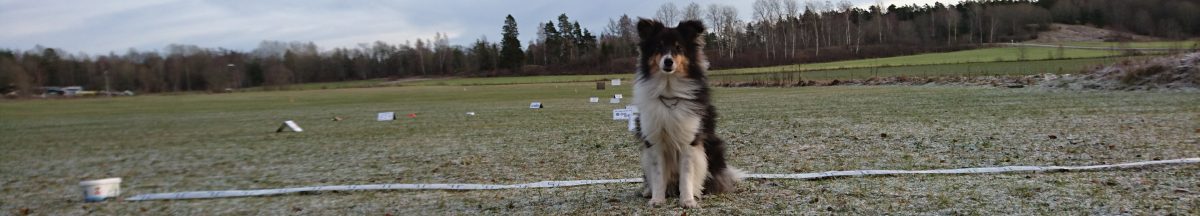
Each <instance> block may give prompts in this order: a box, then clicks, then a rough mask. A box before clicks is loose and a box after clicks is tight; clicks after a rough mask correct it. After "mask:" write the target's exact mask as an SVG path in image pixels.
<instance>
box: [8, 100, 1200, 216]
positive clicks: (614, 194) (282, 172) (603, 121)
mask: <svg viewBox="0 0 1200 216" xmlns="http://www.w3.org/2000/svg"><path fill="white" fill-rule="evenodd" d="M593 87H594V85H593V84H591V83H559V84H525V85H489V86H404V87H383V88H351V89H331V90H309V91H272V92H247V93H237V94H191V95H177V96H157V95H147V96H137V97H124V98H93V99H72V100H19V101H0V148H3V149H4V151H0V158H3V160H0V173H3V175H0V192H2V193H0V215H9V214H11V215H20V212H22V210H21V209H26V210H25V211H28V212H30V213H31V214H36V215H85V214H95V215H383V214H392V215H424V214H457V215H492V214H531V215H564V214H592V213H601V214H614V215H681V214H684V213H686V214H688V215H789V214H799V215H812V214H817V215H820V214H835V215H842V214H846V215H880V214H899V215H913V214H938V215H951V214H965V215H976V214H981V215H988V214H1003V215H1009V214H1018V215H1024V214H1030V215H1042V214H1050V215H1056V214H1099V215H1111V214H1132V215H1167V214H1170V213H1175V214H1180V215H1189V214H1195V213H1197V212H1200V196H1196V194H1195V193H1196V192H1197V191H1200V182H1198V181H1197V179H1200V165H1177V166H1156V167H1148V168H1138V169H1122V170H1106V171H1094V172H1042V173H1013V174H988V175H904V176H880V177H867V178H832V179H822V180H749V181H746V182H745V183H743V184H741V185H740V186H738V187H739V190H738V191H737V192H735V193H731V194H724V195H716V196H706V197H704V198H703V199H702V201H701V205H703V209H691V210H682V209H678V208H675V207H674V206H675V205H669V206H670V207H660V208H650V207H647V206H646V201H647V200H646V199H644V198H641V197H638V196H636V195H634V194H636V193H637V192H638V191H639V187H640V186H639V185H638V184H607V185H595V186H580V187H568V188H546V189H522V190H493V191H416V190H409V191H403V190H400V191H355V192H336V193H335V192H325V193H304V194H289V195H281V196H267V197H249V198H225V199H204V200H179V201H145V202H128V201H109V202H103V203H82V202H81V201H80V200H81V198H80V192H79V191H78V189H77V187H76V185H77V183H78V182H79V181H80V180H85V179H97V178H104V177H122V178H124V182H123V183H122V185H121V186H122V194H124V195H125V196H130V195H136V194H145V193H160V192H181V191H193V190H229V189H260V188H278V187H297V186H317V185H338V184H380V183H489V184H512V183H527V182H537V181H543V180H579V179H610V178H636V177H639V176H640V175H641V174H640V171H639V168H638V153H637V152H638V149H639V148H640V147H639V146H640V144H638V143H636V142H634V140H633V138H632V135H631V134H630V133H629V132H627V131H626V130H625V123H624V122H620V121H613V120H611V117H610V116H611V110H612V109H614V108H618V107H623V106H624V105H625V103H622V104H619V105H616V104H608V103H599V104H590V103H587V97H590V96H600V97H607V96H609V95H611V94H614V93H623V94H626V95H629V94H630V89H629V87H628V86H622V87H619V88H610V89H607V90H604V91H597V90H594V88H593ZM714 96H715V98H714V100H713V101H714V102H715V104H716V106H717V107H718V109H719V112H720V114H721V118H720V119H719V121H720V123H719V124H718V127H717V128H716V130H717V134H718V135H720V136H722V137H723V138H725V140H727V141H728V142H729V158H730V160H731V161H730V164H732V165H733V166H736V167H739V168H742V169H745V170H748V171H751V172H754V173H798V172H821V171H832V170H857V169H936V168H962V167H981V166H1005V165H1093V164H1112V163H1119V162H1132V161H1143V160H1151V159H1175V158H1183V157H1196V156H1198V155H1200V143H1197V141H1196V140H1197V138H1200V134H1197V133H1196V132H1195V129H1197V128H1200V124H1197V122H1198V121H1200V95H1198V94H1194V93H1183V92H1109V91H1103V92H1099V91H1086V92H1076V91H1048V90H1043V89H1036V88H1029V89H995V88H981V87H926V86H918V87H912V86H905V87H901V86H855V87H844V86H842V87H812V88H716V89H715V92H714ZM531 101H541V102H542V103H543V104H545V106H546V109H542V110H530V109H529V108H528V105H529V102H531ZM384 111H394V112H398V113H399V114H401V116H405V117H402V119H400V120H398V121H394V122H376V121H375V120H374V115H375V113H376V112H384ZM464 112H475V113H478V115H475V116H468V115H465V114H464ZM407 113H415V114H416V116H417V118H407V117H406V114H407ZM334 116H339V117H342V118H343V119H344V120H343V121H331V120H330V119H331V118H332V117H334ZM289 119H290V120H295V121H297V122H298V123H299V124H300V126H301V127H304V129H306V131H305V132H302V133H274V130H275V127H277V126H279V124H280V123H281V122H282V121H283V120H289ZM668 201H669V202H671V203H672V204H674V202H675V201H676V200H675V199H670V200H668Z"/></svg>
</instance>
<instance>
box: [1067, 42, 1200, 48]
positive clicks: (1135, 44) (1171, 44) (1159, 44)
mask: <svg viewBox="0 0 1200 216" xmlns="http://www.w3.org/2000/svg"><path fill="white" fill-rule="evenodd" d="M1059 44H1062V45H1064V46H1084V47H1114V48H1120V47H1121V44H1120V43H1117V42H1068V43H1050V45H1059ZM1198 44H1200V41H1156V42H1130V43H1125V46H1127V47H1129V48H1182V49H1188V48H1196V46H1197V45H1198Z"/></svg>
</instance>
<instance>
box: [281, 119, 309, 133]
mask: <svg viewBox="0 0 1200 216" xmlns="http://www.w3.org/2000/svg"><path fill="white" fill-rule="evenodd" d="M284 129H290V130H292V131H294V132H304V129H303V128H300V125H297V124H296V122H294V121H292V120H287V121H283V125H279V129H275V133H279V132H283V131H284Z"/></svg>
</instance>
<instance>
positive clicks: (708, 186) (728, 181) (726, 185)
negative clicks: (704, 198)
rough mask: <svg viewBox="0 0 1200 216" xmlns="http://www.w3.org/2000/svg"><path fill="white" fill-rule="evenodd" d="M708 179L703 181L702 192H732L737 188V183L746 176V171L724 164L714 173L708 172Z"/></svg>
mask: <svg viewBox="0 0 1200 216" xmlns="http://www.w3.org/2000/svg"><path fill="white" fill-rule="evenodd" d="M710 174H712V176H709V179H708V181H705V182H704V183H705V185H704V190H705V191H704V194H719V193H727V192H733V191H734V190H736V189H737V184H738V183H739V182H742V179H743V178H745V177H746V172H745V171H742V170H740V169H738V168H734V167H733V166H725V169H721V170H720V171H717V172H715V173H710Z"/></svg>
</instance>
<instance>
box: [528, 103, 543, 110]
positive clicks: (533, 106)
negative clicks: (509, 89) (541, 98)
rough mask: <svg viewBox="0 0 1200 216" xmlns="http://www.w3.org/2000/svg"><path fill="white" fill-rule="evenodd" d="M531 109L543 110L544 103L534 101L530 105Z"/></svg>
mask: <svg viewBox="0 0 1200 216" xmlns="http://www.w3.org/2000/svg"><path fill="white" fill-rule="evenodd" d="M529 108H530V109H541V108H542V102H537V101H534V102H533V103H529Z"/></svg>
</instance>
